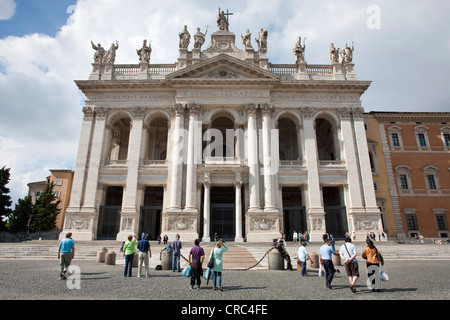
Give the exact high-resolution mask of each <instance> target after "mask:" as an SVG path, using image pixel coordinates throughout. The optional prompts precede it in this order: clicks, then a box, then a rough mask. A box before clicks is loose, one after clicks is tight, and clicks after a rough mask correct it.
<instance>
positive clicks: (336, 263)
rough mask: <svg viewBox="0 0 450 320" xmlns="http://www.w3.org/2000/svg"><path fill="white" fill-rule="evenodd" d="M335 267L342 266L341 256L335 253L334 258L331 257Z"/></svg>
mask: <svg viewBox="0 0 450 320" xmlns="http://www.w3.org/2000/svg"><path fill="white" fill-rule="evenodd" d="M331 259H332V261H333V264H334V266H342V264H341V255H340V254H339V253H333V256H332V257H331Z"/></svg>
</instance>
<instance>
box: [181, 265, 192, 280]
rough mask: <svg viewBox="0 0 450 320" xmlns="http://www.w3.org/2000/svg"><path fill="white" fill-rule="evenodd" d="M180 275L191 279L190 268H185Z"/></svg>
mask: <svg viewBox="0 0 450 320" xmlns="http://www.w3.org/2000/svg"><path fill="white" fill-rule="evenodd" d="M181 275H182V276H184V277H186V278H190V277H191V266H187V267H186V268H184V269H183V271H182V272H181Z"/></svg>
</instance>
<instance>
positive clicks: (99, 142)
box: [82, 107, 106, 213]
mask: <svg viewBox="0 0 450 320" xmlns="http://www.w3.org/2000/svg"><path fill="white" fill-rule="evenodd" d="M105 123H106V109H105V108H99V107H97V108H95V125H94V132H93V136H92V143H91V154H90V158H89V169H88V174H87V183H86V188H85V189H84V192H85V193H84V203H83V208H82V211H84V212H90V213H94V212H96V211H97V210H96V206H95V200H96V198H97V190H98V176H99V168H100V161H101V154H102V149H103V139H104V135H105Z"/></svg>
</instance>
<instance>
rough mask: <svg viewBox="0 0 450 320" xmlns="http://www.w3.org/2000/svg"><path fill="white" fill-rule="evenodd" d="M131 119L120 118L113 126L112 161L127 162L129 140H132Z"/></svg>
mask: <svg viewBox="0 0 450 320" xmlns="http://www.w3.org/2000/svg"><path fill="white" fill-rule="evenodd" d="M130 123H131V120H130V119H129V118H125V117H123V118H119V119H118V120H116V121H114V123H113V124H112V125H111V146H110V150H111V152H110V160H112V161H116V160H122V161H123V160H127V158H128V140H129V138H130Z"/></svg>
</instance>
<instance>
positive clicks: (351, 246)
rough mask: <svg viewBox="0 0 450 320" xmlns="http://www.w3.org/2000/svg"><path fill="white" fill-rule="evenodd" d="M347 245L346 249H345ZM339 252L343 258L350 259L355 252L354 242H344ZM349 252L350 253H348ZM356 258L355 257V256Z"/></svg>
mask: <svg viewBox="0 0 450 320" xmlns="http://www.w3.org/2000/svg"><path fill="white" fill-rule="evenodd" d="M345 247H347V249H345ZM347 250H348V252H347ZM339 252H340V253H341V254H342V255H343V256H344V258H345V259H350V258H351V257H352V256H353V255H355V254H356V247H355V245H354V244H352V243H350V242H345V243H344V244H343V245H342V246H341V249H340V250H339ZM348 253H350V255H349V254H348ZM355 258H356V257H355Z"/></svg>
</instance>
